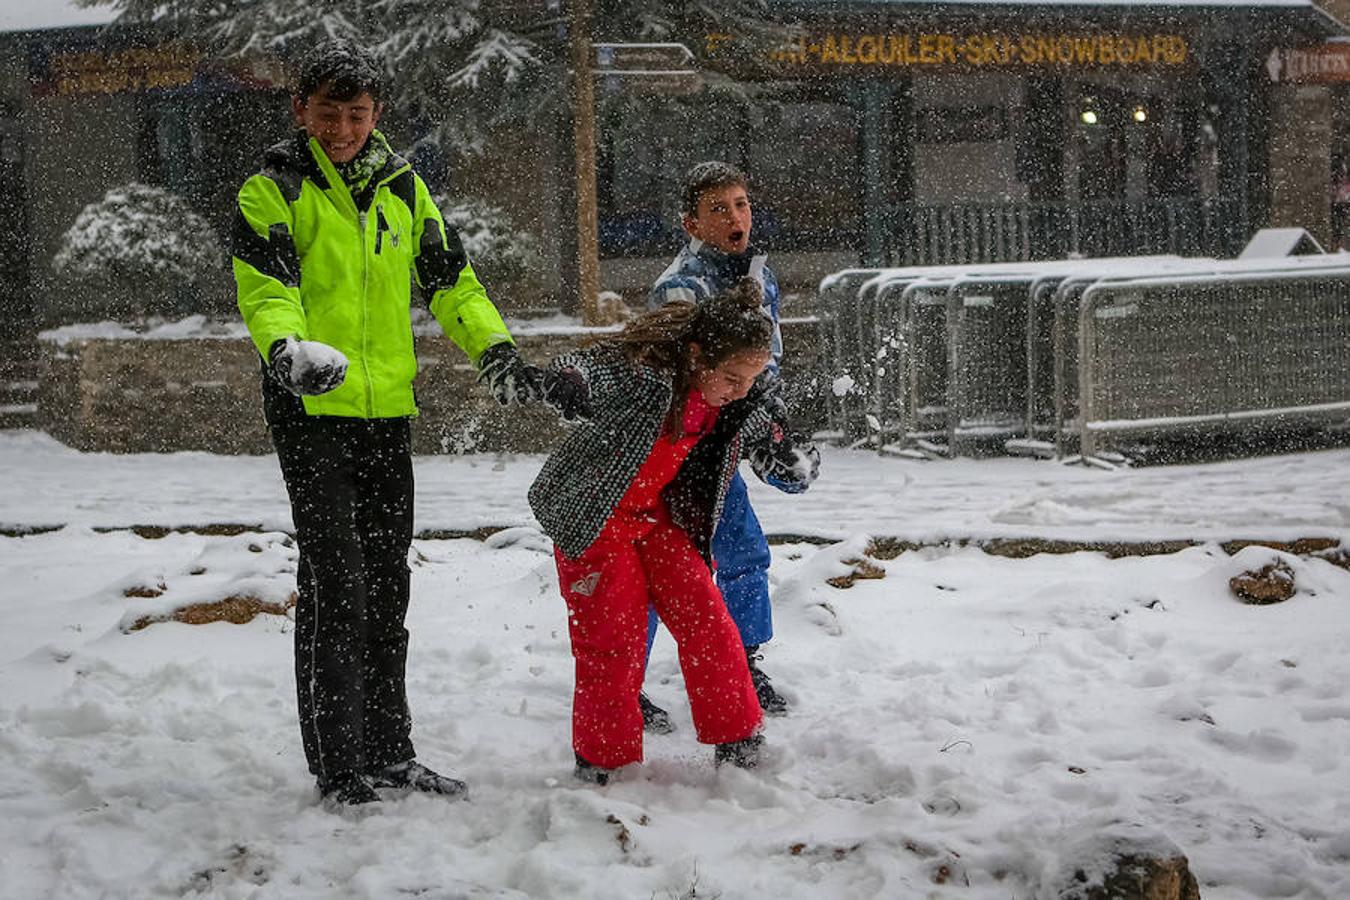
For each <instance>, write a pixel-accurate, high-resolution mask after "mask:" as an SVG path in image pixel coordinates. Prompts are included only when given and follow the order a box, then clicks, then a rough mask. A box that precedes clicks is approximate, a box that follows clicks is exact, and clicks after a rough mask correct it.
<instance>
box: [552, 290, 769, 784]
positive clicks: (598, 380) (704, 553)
mask: <svg viewBox="0 0 1350 900" xmlns="http://www.w3.org/2000/svg"><path fill="white" fill-rule="evenodd" d="M772 326H773V323H772V322H771V321H770V320H769V319H768V318H767V317H766V316H764V315H763V313H761V312H760V311H759V289H758V285H757V284H755V283H754V282H753V281H747V282H743V283H741V284H738V285H736V286H734V287H733V288H731V289H729V290H727V291H726V292H724V293H723V294H720V295H717V296H715V297H713V298H711V299H709V300H707V301H704V302H702V303H700V304H697V305H695V304H691V303H675V304H670V305H668V306H665V307H662V308H661V309H658V310H655V311H653V312H650V313H647V314H646V315H643V316H641V317H639V318H637V319H634V320H633V321H631V322H630V323H629V324H628V325H627V327H625V329H624V330H623V331H622V332H620V333H619V334H618V335H616V336H614V337H612V338H609V339H607V340H604V341H602V342H601V343H599V344H597V345H595V346H592V347H590V348H587V349H584V350H580V351H577V352H575V353H570V354H565V355H563V356H561V357H559V358H558V359H557V360H555V361H554V363H553V367H554V369H555V370H557V371H559V372H561V373H562V374H563V375H564V376H566V377H568V378H570V379H574V380H575V381H578V382H582V383H584V384H585V385H586V387H587V388H588V389H589V392H590V406H591V411H592V418H591V419H590V421H588V422H585V423H583V424H582V425H579V426H578V427H577V428H576V429H575V430H574V431H573V432H572V433H571V434H569V435H568V436H567V438H566V439H564V441H563V443H562V445H561V446H560V447H559V448H558V449H557V450H556V451H555V452H554V453H553V454H552V455H551V456H550V457H549V459H548V461H547V462H546V463H545V464H544V468H543V469H542V470H541V472H540V473H539V477H538V478H537V479H536V480H535V482H534V484H533V485H532V486H531V488H530V505H531V508H532V509H533V511H534V514H535V517H536V518H537V519H538V520H539V522H540V524H541V525H542V526H543V528H544V531H545V532H546V533H547V534H548V535H549V536H550V537H551V538H552V539H553V542H554V547H555V556H556V562H557V567H558V579H559V584H560V587H561V590H562V594H563V599H564V600H565V601H566V603H567V609H568V630H569V635H570V637H571V641H572V654H573V657H574V658H575V661H576V687H575V693H574V698H573V707H572V746H573V750H574V751H575V753H576V758H577V770H576V774H577V776H578V777H580V778H582V779H584V780H588V781H594V782H597V783H600V784H604V783H606V782H607V781H608V778H609V774H610V772H611V771H612V770H613V769H616V768H618V767H620V766H624V765H627V764H629V763H635V762H639V761H641V759H642V713H641V709H640V708H639V705H638V692H639V690H640V689H641V686H642V676H643V669H644V662H645V657H646V649H647V608H648V605H649V604H650V605H653V606H655V607H656V610H657V612H658V613H659V614H660V616H661V620H662V621H663V622H665V623H666V624H667V625H668V626H669V629H670V632H671V634H672V636H673V637H674V638H675V641H676V644H677V645H678V648H679V658H680V668H681V670H682V671H683V674H684V681H685V688H686V690H687V692H688V695H689V704H690V708H691V712H692V716H693V720H694V730H695V732H696V734H697V736H698V739H699V741H700V742H702V743H705V744H715V745H716V747H717V752H716V753H715V760H716V761H717V762H718V763H722V762H731V763H733V764H736V765H739V766H744V767H751V766H754V765H755V764H756V762H757V761H758V753H759V748H760V744H761V741H762V738H761V737H760V735H759V730H760V727H761V724H762V721H763V712H762V710H761V709H760V706H759V700H758V697H757V695H756V693H755V687H754V683H753V682H752V681H751V678H750V671H749V666H748V665H747V662H746V657H745V651H744V650H743V649H742V647H741V641H740V636H739V632H738V631H737V629H736V625H735V623H734V622H733V621H732V619H731V616H730V614H729V613H728V612H727V609H726V604H725V603H724V602H723V601H722V598H721V595H720V594H719V593H718V590H717V586H716V584H715V583H714V581H713V576H712V571H711V562H710V550H711V548H710V544H711V538H712V532H713V528H714V526H715V525H716V522H717V520H718V515H719V514H720V512H721V505H722V501H723V498H724V497H725V495H726V490H727V486H728V484H729V483H730V481H731V477H732V475H733V474H734V473H735V471H736V467H737V464H738V463H739V461H740V459H741V457H742V455H743V454H745V453H748V452H750V450H753V451H754V452H753V453H751V454H750V455H751V459H752V463H753V464H754V465H755V466H756V469H757V471H758V468H759V465H760V463H759V462H757V461H759V460H763V461H768V462H769V463H770V464H771V461H772V460H773V459H774V458H775V456H776V455H778V456H781V455H782V454H784V453H791V448H790V447H787V446H780V445H783V444H785V442H786V439H785V438H784V437H783V436H782V433H781V432H779V431H776V430H775V429H773V428H772V424H771V419H770V416H769V412H768V410H767V409H766V408H765V407H764V406H763V405H762V402H761V401H762V397H761V394H760V391H759V388H758V387H757V386H756V384H755V379H756V377H757V376H758V375H759V374H760V372H762V371H763V369H764V367H765V365H766V364H767V363H768V361H769V342H770V339H771V336H772Z"/></svg>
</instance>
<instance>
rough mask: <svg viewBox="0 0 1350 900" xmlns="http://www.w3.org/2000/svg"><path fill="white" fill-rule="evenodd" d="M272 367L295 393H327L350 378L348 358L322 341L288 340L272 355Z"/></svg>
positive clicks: (287, 387)
mask: <svg viewBox="0 0 1350 900" xmlns="http://www.w3.org/2000/svg"><path fill="white" fill-rule="evenodd" d="M272 368H273V369H274V370H275V371H276V373H277V378H279V379H280V380H281V383H282V384H283V385H285V386H286V389H287V390H289V391H290V392H291V393H293V394H297V395H305V394H309V395H313V394H326V393H328V392H329V391H331V390H333V388H335V387H337V386H338V385H340V384H342V382H343V380H344V379H345V378H346V377H347V357H346V356H344V355H343V354H342V351H340V350H338V349H336V348H334V347H330V346H328V345H327V344H325V343H322V342H320V341H297V340H296V339H295V338H286V343H285V344H284V345H283V346H281V347H279V348H278V349H277V350H276V352H274V353H273V354H272Z"/></svg>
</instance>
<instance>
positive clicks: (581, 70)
mask: <svg viewBox="0 0 1350 900" xmlns="http://www.w3.org/2000/svg"><path fill="white" fill-rule="evenodd" d="M571 32H572V48H571V49H572V54H571V55H572V123H573V125H572V136H573V139H574V141H575V157H576V176H577V182H576V184H577V292H578V293H579V294H580V295H581V296H580V297H579V298H578V299H579V300H580V307H581V316H582V321H583V322H585V324H587V325H601V324H604V323H603V322H601V321H600V247H599V238H598V237H597V231H598V219H599V215H598V213H597V211H596V200H595V80H594V78H593V76H592V74H591V0H572V18H571Z"/></svg>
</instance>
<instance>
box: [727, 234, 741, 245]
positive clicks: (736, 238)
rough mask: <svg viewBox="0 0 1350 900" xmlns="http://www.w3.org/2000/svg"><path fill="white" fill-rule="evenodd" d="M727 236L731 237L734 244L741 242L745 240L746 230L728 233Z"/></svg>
mask: <svg viewBox="0 0 1350 900" xmlns="http://www.w3.org/2000/svg"><path fill="white" fill-rule="evenodd" d="M727 237H729V238H731V242H732V243H733V244H739V243H740V242H741V241H743V240H745V232H744V231H733V232H732V233H731V234H729V235H727Z"/></svg>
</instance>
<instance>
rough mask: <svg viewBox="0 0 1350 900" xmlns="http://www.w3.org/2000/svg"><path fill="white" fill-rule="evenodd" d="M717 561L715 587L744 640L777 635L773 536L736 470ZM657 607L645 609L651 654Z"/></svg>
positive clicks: (715, 544) (715, 546) (720, 526)
mask: <svg viewBox="0 0 1350 900" xmlns="http://www.w3.org/2000/svg"><path fill="white" fill-rule="evenodd" d="M712 553H713V561H714V562H715V563H716V564H717V587H718V589H719V590H720V591H721V592H722V599H723V600H725V601H726V604H727V611H728V612H730V613H731V620H732V621H733V622H735V623H736V629H737V630H738V631H739V632H740V633H741V643H742V644H744V645H745V646H747V647H754V646H756V645H758V644H763V643H766V642H767V641H769V640H770V639H771V638H772V637H773V610H772V609H771V608H770V606H769V541H768V540H767V539H766V538H765V537H764V529H763V528H761V527H760V524H759V519H758V518H757V517H756V516H755V511H754V510H753V509H751V508H750V493H749V491H748V490H746V487H745V479H743V478H741V473H740V472H737V473H736V475H735V476H734V477H733V478H732V479H731V486H730V487H729V488H728V489H727V497H726V501H725V502H724V503H723V505H722V518H721V519H719V520H718V522H717V530H716V531H715V532H713V540H712ZM656 622H657V618H656V611H655V610H653V609H650V608H649V609H648V610H647V655H648V656H650V655H651V652H652V641H654V640H655V639H656Z"/></svg>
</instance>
